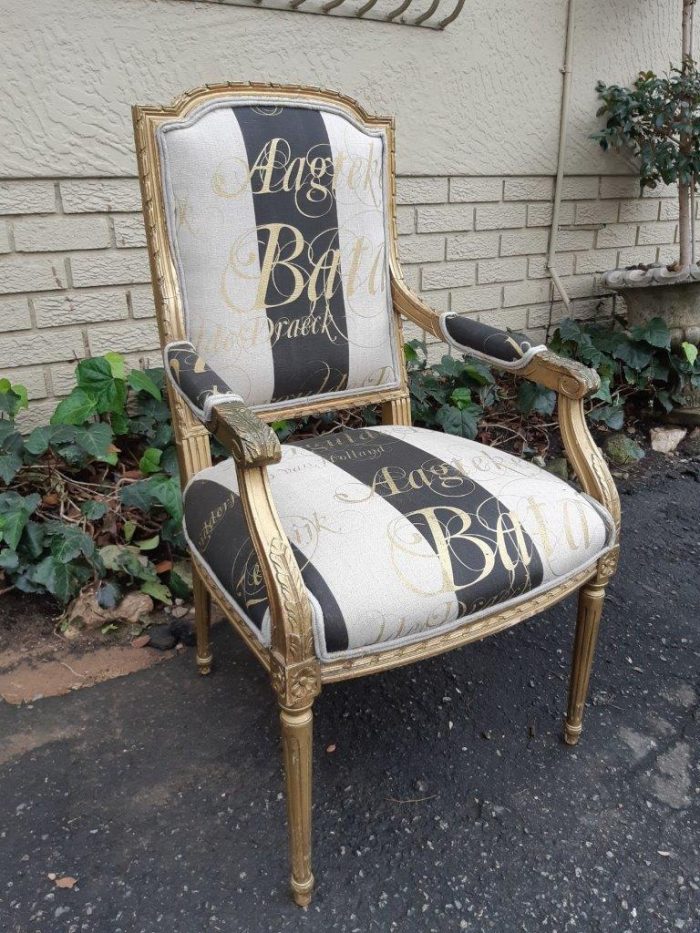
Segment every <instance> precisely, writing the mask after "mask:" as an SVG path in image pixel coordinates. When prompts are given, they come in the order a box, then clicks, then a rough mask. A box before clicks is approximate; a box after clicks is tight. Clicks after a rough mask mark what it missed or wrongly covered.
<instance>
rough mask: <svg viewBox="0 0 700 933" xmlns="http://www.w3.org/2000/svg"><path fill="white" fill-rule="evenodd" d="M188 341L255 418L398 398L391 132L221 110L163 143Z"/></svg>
mask: <svg viewBox="0 0 700 933" xmlns="http://www.w3.org/2000/svg"><path fill="white" fill-rule="evenodd" d="M159 144H160V152H161V161H162V170H163V180H164V192H165V200H166V215H167V222H168V228H169V234H170V240H171V247H172V252H173V256H174V259H175V264H176V268H177V274H178V279H179V284H180V289H181V292H182V300H183V306H184V313H185V324H186V330H187V336H188V339H189V340H190V341H191V342H192V343H193V344H194V346H195V347H196V348H197V351H198V352H199V353H200V355H201V356H202V357H204V358H205V359H206V360H207V361H208V363H209V365H210V366H212V367H213V368H214V369H215V370H216V371H217V372H218V373H219V374H220V376H221V377H222V378H223V379H225V380H226V382H227V383H228V385H229V386H231V389H232V390H233V391H234V392H238V393H240V395H241V396H242V398H243V400H244V401H245V403H246V404H247V405H250V406H253V407H254V406H257V405H267V404H269V403H278V404H280V405H281V404H284V403H285V402H288V401H290V400H306V399H308V398H312V397H314V396H317V395H319V394H326V393H333V394H337V395H338V396H339V397H342V396H343V395H346V394H348V393H349V392H357V391H362V390H363V389H367V391H368V392H369V391H372V389H374V388H375V387H377V386H383V387H388V386H393V385H397V384H398V377H399V372H400V370H399V355H398V346H397V340H396V334H395V327H394V322H393V311H392V304H391V293H390V288H389V284H388V282H389V279H388V257H387V255H386V250H385V243H386V242H387V224H388V221H387V196H386V190H387V166H386V139H385V136H384V134H383V132H381V131H379V130H377V131H374V130H373V131H369V130H367V129H366V128H361V127H360V126H356V125H355V124H354V123H352V122H351V121H350V120H349V119H348V118H347V117H346V116H345V115H341V113H340V112H335V111H334V109H333V107H332V105H329V106H328V108H327V109H313V108H310V107H305V106H303V105H299V104H297V105H295V106H294V105H290V104H289V103H280V104H279V105H277V104H275V103H274V102H272V103H270V104H269V105H264V106H262V105H260V104H258V105H257V106H256V105H255V104H252V103H251V104H250V105H246V104H245V103H242V102H240V101H217V102H214V103H210V104H208V105H206V106H204V107H202V108H200V109H199V110H197V111H196V112H195V113H194V114H193V115H192V116H191V117H190V118H189V119H188V120H187V121H185V122H183V121H179V122H177V123H171V124H165V125H164V126H163V127H161V129H160V130H159Z"/></svg>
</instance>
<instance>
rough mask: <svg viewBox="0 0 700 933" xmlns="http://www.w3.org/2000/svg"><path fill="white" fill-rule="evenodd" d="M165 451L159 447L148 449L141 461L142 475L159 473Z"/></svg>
mask: <svg viewBox="0 0 700 933" xmlns="http://www.w3.org/2000/svg"><path fill="white" fill-rule="evenodd" d="M162 456H163V451H162V450H158V448H157V447H147V448H146V449H145V450H144V452H143V456H142V457H141V459H140V460H139V470H141V472H142V473H157V472H158V471H159V470H160V461H161V458H162Z"/></svg>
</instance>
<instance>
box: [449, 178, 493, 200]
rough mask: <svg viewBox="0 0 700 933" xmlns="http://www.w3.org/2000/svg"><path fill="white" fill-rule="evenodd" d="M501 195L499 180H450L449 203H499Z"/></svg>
mask: <svg viewBox="0 0 700 933" xmlns="http://www.w3.org/2000/svg"><path fill="white" fill-rule="evenodd" d="M502 194H503V181H502V179H500V178H451V179H450V201H500V200H501V196H502Z"/></svg>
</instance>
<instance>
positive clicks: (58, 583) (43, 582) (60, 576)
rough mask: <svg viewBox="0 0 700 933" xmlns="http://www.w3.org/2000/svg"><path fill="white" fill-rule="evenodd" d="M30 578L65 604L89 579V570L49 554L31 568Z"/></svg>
mask: <svg viewBox="0 0 700 933" xmlns="http://www.w3.org/2000/svg"><path fill="white" fill-rule="evenodd" d="M30 578H31V580H32V582H33V583H35V584H39V585H40V586H43V587H44V588H45V589H47V590H48V591H49V593H51V594H52V595H53V596H55V597H56V599H58V600H59V601H60V602H62V603H64V604H65V603H67V602H68V600H69V599H70V598H71V597H72V596H75V594H76V593H77V592H78V590H79V589H80V587H81V586H82V585H83V583H85V582H87V580H89V578H90V571H89V570H88V568H87V567H82V566H80V565H78V564H76V563H75V562H69V563H65V562H64V561H62V560H59V559H57V558H56V557H55V556H54V555H49V556H48V557H45V558H44V559H43V560H42V561H40V562H39V563H38V564H37V565H36V567H34V568H33V569H32V571H31V573H30Z"/></svg>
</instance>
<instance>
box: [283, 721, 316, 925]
mask: <svg viewBox="0 0 700 933" xmlns="http://www.w3.org/2000/svg"><path fill="white" fill-rule="evenodd" d="M280 721H281V724H282V750H283V754H284V768H285V773H286V779H287V820H288V823H289V857H290V861H291V869H292V873H291V888H292V897H293V898H294V900H295V902H296V903H297V904H298V905H299V906H300V907H307V906H308V905H309V903H310V902H311V894H312V892H313V887H314V876H313V875H312V874H311V758H312V735H313V713H312V711H311V706H307V707H305V708H304V709H288V708H286V707H284V706H280Z"/></svg>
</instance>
